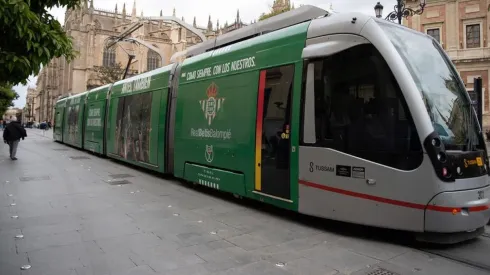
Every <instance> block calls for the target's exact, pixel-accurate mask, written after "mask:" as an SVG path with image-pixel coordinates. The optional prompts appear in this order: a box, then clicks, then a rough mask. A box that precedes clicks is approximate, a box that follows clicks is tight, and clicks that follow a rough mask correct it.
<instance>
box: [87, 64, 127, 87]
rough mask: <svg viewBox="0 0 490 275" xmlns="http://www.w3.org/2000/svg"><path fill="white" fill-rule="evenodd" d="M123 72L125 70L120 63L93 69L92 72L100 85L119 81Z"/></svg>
mask: <svg viewBox="0 0 490 275" xmlns="http://www.w3.org/2000/svg"><path fill="white" fill-rule="evenodd" d="M124 70H125V69H124V68H123V67H122V66H121V63H116V64H114V65H113V66H100V67H94V72H95V73H96V74H97V79H98V80H99V81H100V82H101V83H102V85H105V84H109V83H114V82H116V81H119V80H121V77H122V76H123V74H124Z"/></svg>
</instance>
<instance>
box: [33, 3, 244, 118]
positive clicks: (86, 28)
mask: <svg viewBox="0 0 490 275" xmlns="http://www.w3.org/2000/svg"><path fill="white" fill-rule="evenodd" d="M136 5H137V1H136V0H135V1H134V3H133V7H132V9H131V12H128V11H127V10H126V5H124V6H123V7H122V9H121V10H120V9H119V8H120V7H118V6H117V5H116V6H115V8H114V10H113V11H107V10H101V9H96V8H94V1H93V0H90V1H88V0H83V1H82V5H81V7H80V8H79V9H76V10H67V11H66V14H65V21H64V29H65V31H66V32H67V34H68V35H69V36H71V37H72V38H73V44H74V48H75V50H76V51H78V53H79V55H78V57H77V58H76V59H75V60H74V61H72V62H70V63H68V62H67V61H66V60H65V59H64V58H56V59H53V60H51V62H49V63H48V64H47V66H45V67H43V68H42V70H41V71H40V73H39V75H38V79H37V83H36V88H35V89H33V88H29V90H28V93H27V98H26V105H29V106H30V107H29V108H31V109H32V110H31V111H30V113H31V114H32V115H31V116H30V117H29V121H37V122H41V121H44V120H46V121H52V120H53V107H54V104H55V102H56V101H57V100H58V98H59V97H60V96H64V95H68V94H77V93H81V92H85V91H87V90H89V89H92V88H95V87H98V86H101V85H104V84H106V83H104V82H103V81H101V77H100V74H99V73H98V72H97V69H98V68H100V67H111V66H113V65H114V64H117V63H119V64H120V65H121V67H122V68H125V67H126V64H127V62H128V59H129V54H131V55H134V56H135V59H134V60H133V62H132V64H131V65H130V70H129V72H128V75H129V76H130V75H136V74H140V73H143V72H146V71H150V70H154V69H156V68H159V67H162V66H165V65H167V64H169V62H170V57H171V56H172V55H173V54H174V53H176V52H179V51H182V50H184V49H186V48H187V47H190V46H192V45H195V44H197V43H200V42H202V39H201V38H200V37H199V36H198V35H196V34H195V33H193V32H192V31H190V30H189V29H190V26H191V25H190V24H189V25H186V23H183V24H179V23H177V21H178V20H168V18H167V19H166V20H162V19H155V17H154V16H153V17H146V16H144V14H143V11H141V12H140V14H139V15H138V14H137V7H136ZM163 14H164V12H163V11H160V16H163ZM157 17H158V16H157ZM171 18H174V19H179V20H181V21H182V22H185V19H184V18H183V17H182V18H178V17H177V15H176V12H175V9H174V10H173V12H172V16H171ZM138 23H141V24H142V27H140V28H139V29H137V30H136V31H135V32H133V33H132V34H131V35H130V36H129V37H131V38H137V39H140V40H142V41H144V42H145V43H148V44H150V45H151V46H153V47H155V48H156V49H158V53H157V52H155V51H153V50H151V49H149V48H148V47H146V46H143V45H141V44H137V43H131V42H120V43H117V44H116V45H114V46H113V47H111V48H109V49H107V48H106V47H105V45H106V44H107V42H108V41H109V40H110V38H111V37H115V36H118V35H120V34H122V33H124V32H125V31H127V30H128V29H129V28H131V27H132V26H134V25H136V24H138ZM243 26H246V24H244V23H243V22H242V20H241V19H240V14H239V12H238V11H237V15H236V19H235V22H232V23H231V24H228V22H226V23H225V24H224V26H220V24H219V21H218V22H217V23H216V25H215V24H213V22H212V20H211V16H209V18H208V24H207V26H206V27H200V26H197V25H196V18H195V17H194V20H193V23H192V27H193V28H194V29H197V30H198V31H199V32H201V33H202V34H203V35H204V36H205V37H206V38H209V37H214V36H217V35H220V34H222V33H226V32H229V31H233V30H235V29H238V28H241V27H243ZM159 53H160V54H162V55H163V56H162V57H161V56H160V54H159ZM121 76H122V75H121Z"/></svg>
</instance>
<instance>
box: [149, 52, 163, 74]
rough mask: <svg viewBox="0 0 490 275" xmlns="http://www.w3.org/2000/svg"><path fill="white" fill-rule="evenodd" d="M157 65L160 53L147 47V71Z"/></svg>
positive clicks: (158, 65)
mask: <svg viewBox="0 0 490 275" xmlns="http://www.w3.org/2000/svg"><path fill="white" fill-rule="evenodd" d="M158 67H160V55H159V54H158V53H157V52H155V51H153V50H151V49H148V56H147V61H146V69H147V71H151V70H154V69H156V68H158Z"/></svg>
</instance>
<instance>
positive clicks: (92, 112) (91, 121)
mask: <svg viewBox="0 0 490 275" xmlns="http://www.w3.org/2000/svg"><path fill="white" fill-rule="evenodd" d="M87 126H88V127H102V119H101V118H100V108H93V109H89V110H88V118H87Z"/></svg>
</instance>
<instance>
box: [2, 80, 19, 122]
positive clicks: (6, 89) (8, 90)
mask: <svg viewBox="0 0 490 275" xmlns="http://www.w3.org/2000/svg"><path fill="white" fill-rule="evenodd" d="M18 98H19V95H18V94H17V93H16V92H15V91H14V89H12V86H11V85H10V86H0V116H1V115H3V114H4V113H5V111H7V109H8V108H9V107H13V106H14V104H13V101H14V100H16V99H18Z"/></svg>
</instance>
